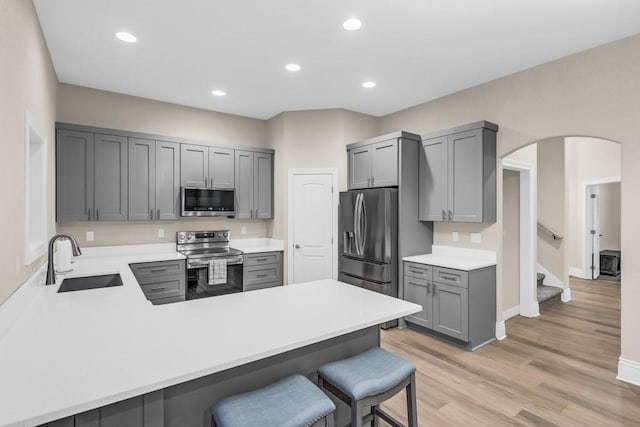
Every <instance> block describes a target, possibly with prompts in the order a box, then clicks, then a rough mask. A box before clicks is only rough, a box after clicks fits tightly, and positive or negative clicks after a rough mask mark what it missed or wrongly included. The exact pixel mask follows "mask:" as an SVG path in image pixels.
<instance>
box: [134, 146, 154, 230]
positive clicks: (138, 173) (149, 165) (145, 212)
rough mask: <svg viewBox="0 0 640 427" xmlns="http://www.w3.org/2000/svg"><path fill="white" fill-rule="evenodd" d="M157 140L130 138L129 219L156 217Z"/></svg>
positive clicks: (140, 219)
mask: <svg viewBox="0 0 640 427" xmlns="http://www.w3.org/2000/svg"><path fill="white" fill-rule="evenodd" d="M155 180H156V142H155V141H152V140H149V139H140V138H129V220H138V221H145V220H151V219H154V218H155V208H156V181H155Z"/></svg>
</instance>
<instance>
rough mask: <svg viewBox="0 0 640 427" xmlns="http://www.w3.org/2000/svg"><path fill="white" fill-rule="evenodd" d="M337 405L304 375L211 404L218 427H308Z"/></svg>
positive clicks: (331, 411)
mask: <svg viewBox="0 0 640 427" xmlns="http://www.w3.org/2000/svg"><path fill="white" fill-rule="evenodd" d="M335 409H336V407H335V405H334V404H333V402H332V401H331V399H329V398H328V397H327V395H325V394H324V393H323V392H322V391H321V390H320V389H319V388H318V387H316V386H315V384H313V383H312V382H311V381H309V380H308V379H307V378H306V377H304V376H302V375H292V376H290V377H287V378H285V379H283V380H281V381H278V382H276V383H273V384H271V385H268V386H266V387H263V388H261V389H258V390H254V391H250V392H248V393H243V394H238V395H235V396H230V397H227V398H226V399H223V400H221V401H220V402H218V403H216V404H215V405H213V406H212V407H211V415H212V417H213V420H214V422H215V425H216V427H307V426H311V425H313V424H314V423H315V422H317V421H318V420H320V419H322V418H324V417H326V416H327V415H329V414H331V413H333V411H335Z"/></svg>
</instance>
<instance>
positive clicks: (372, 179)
mask: <svg viewBox="0 0 640 427" xmlns="http://www.w3.org/2000/svg"><path fill="white" fill-rule="evenodd" d="M373 182H374V178H373V177H371V186H372V187H373Z"/></svg>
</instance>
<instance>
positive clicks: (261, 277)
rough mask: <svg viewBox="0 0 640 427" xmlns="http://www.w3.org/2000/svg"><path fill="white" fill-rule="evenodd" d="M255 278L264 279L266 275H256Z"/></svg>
mask: <svg viewBox="0 0 640 427" xmlns="http://www.w3.org/2000/svg"><path fill="white" fill-rule="evenodd" d="M256 277H257V278H258V279H264V278H265V277H267V275H266V274H257V275H256Z"/></svg>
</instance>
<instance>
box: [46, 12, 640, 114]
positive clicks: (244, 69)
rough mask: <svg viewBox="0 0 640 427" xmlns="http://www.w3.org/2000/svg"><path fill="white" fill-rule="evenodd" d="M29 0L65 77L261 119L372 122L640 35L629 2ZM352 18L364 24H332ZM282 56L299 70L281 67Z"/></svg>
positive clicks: (62, 78)
mask: <svg viewBox="0 0 640 427" xmlns="http://www.w3.org/2000/svg"><path fill="white" fill-rule="evenodd" d="M34 4H35V6H36V10H37V13H38V17H39V19H40V24H41V26H42V29H43V32H44V36H45V38H46V41H47V45H48V47H49V50H50V52H51V57H52V59H53V64H54V67H55V70H56V73H57V75H58V79H59V80H60V81H61V82H64V83H70V84H75V85H80V86H88V87H92V88H98V89H103V90H107V91H112V92H118V93H124V94H128V95H135V96H140V97H144V98H150V99H156V100H161V101H167V102H172V103H176V104H182V105H188V106H193V107H199V108H204V109H208V110H215V111H222V112H226V113H232V114H239V115H243V116H249V117H255V118H260V119H268V118H270V117H272V116H274V115H276V114H278V113H280V112H281V111H292V110H307V109H322V108H346V109H349V110H354V111H359V112H362V113H367V114H372V115H374V116H381V115H385V114H388V113H391V112H394V111H398V110H401V109H403V108H406V107H410V106H412V105H416V104H419V103H422V102H425V101H429V100H431V99H435V98H439V97H442V96H444V95H447V94H450V93H453V92H457V91H460V90H462V89H465V88H468V87H471V86H475V85H478V84H481V83H484V82H487V81H490V80H494V79H496V78H499V77H502V76H505V75H508V74H512V73H514V72H517V71H520V70H523V69H526V68H529V67H532V66H534V65H538V64H541V63H544V62H548V61H551V60H554V59H557V58H560V57H563V56H566V55H569V54H572V53H575V52H579V51H582V50H585V49H588V48H591V47H594V46H598V45H601V44H604V43H607V42H610V41H614V40H617V39H620V38H624V37H626V36H630V35H632V34H636V33H640V19H638V17H640V1H637V0H536V1H528V0H487V1H478V0H322V1H320V0H317V1H310V0H307V1H304V0H272V1H265V0H238V1H221V0H218V1H215V0H180V1H175V0H102V1H100V0H55V1H53V0H34ZM350 17H357V18H359V19H360V20H361V21H362V23H363V25H362V28H361V29H360V30H358V31H351V32H350V31H345V30H344V29H343V28H342V23H343V21H344V20H346V19H347V18H350ZM118 31H127V32H130V33H133V34H134V35H136V36H137V38H138V42H137V43H133V44H128V43H124V42H122V41H120V40H118V39H117V38H116V37H115V33H116V32H118ZM291 62H294V63H297V64H299V65H300V66H301V67H302V69H301V70H300V71H298V72H295V73H292V72H289V71H287V70H285V68H284V66H285V65H286V64H288V63H291ZM366 80H373V81H375V82H376V83H377V86H376V87H375V88H372V89H365V88H363V87H362V86H361V84H362V83H363V82H364V81H366ZM214 89H220V90H223V91H225V92H226V96H224V97H216V96H214V95H212V93H211V91H212V90H214Z"/></svg>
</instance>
